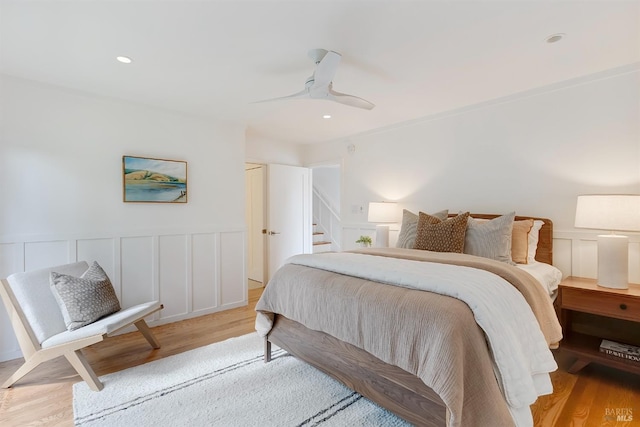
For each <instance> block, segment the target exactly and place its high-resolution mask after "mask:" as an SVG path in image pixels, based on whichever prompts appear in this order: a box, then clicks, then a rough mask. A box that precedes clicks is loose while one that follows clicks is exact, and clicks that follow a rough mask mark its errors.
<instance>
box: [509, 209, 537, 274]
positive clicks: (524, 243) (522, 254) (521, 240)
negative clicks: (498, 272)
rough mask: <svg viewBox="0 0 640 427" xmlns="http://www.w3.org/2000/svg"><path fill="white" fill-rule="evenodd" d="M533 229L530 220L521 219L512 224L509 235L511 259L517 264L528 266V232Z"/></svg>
mask: <svg viewBox="0 0 640 427" xmlns="http://www.w3.org/2000/svg"><path fill="white" fill-rule="evenodd" d="M532 228H533V220H532V219H523V220H520V221H514V222H513V232H512V234H511V258H512V259H513V262H515V263H518V264H528V258H529V232H530V231H531V229H532Z"/></svg>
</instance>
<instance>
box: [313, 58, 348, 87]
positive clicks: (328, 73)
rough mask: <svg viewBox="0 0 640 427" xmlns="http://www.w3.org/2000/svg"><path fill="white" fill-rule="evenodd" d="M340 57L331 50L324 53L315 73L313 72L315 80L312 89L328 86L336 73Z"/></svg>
mask: <svg viewBox="0 0 640 427" xmlns="http://www.w3.org/2000/svg"><path fill="white" fill-rule="evenodd" d="M341 58H342V55H340V54H339V53H338V52H334V51H332V50H330V51H328V52H327V53H326V54H325V55H324V57H323V58H322V59H321V60H320V62H319V63H318V66H317V67H316V71H315V73H313V77H314V79H315V81H314V82H313V86H312V89H318V88H326V87H327V86H329V84H330V83H331V81H332V80H333V76H335V75H336V71H337V69H338V64H340V59H341Z"/></svg>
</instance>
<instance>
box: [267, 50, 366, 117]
mask: <svg viewBox="0 0 640 427" xmlns="http://www.w3.org/2000/svg"><path fill="white" fill-rule="evenodd" d="M309 57H310V58H311V59H313V61H314V62H315V64H316V70H315V71H314V73H313V75H311V77H309V78H308V79H307V81H306V82H305V83H304V89H303V90H301V91H300V92H298V93H294V94H293V95H289V96H283V97H280V98H272V99H265V100H264V101H257V102H270V101H279V100H283V99H295V98H310V99H326V100H328V101H335V102H339V103H340V104H345V105H348V106H350V107H356V108H364V109H365V110H371V109H372V108H373V107H375V104H373V103H371V102H369V101H367V100H366V99H362V98H358V97H357V96H353V95H347V94H346V93H340V92H336V91H335V90H333V76H334V75H335V74H336V71H337V69H338V64H340V59H341V58H342V55H340V54H339V53H338V52H334V51H332V50H325V49H311V50H310V51H309Z"/></svg>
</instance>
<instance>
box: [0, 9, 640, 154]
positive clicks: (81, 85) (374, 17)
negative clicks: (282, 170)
mask: <svg viewBox="0 0 640 427" xmlns="http://www.w3.org/2000/svg"><path fill="white" fill-rule="evenodd" d="M0 7H1V9H0V72H2V73H4V74H8V75H12V76H17V77H22V78H26V79H31V80H35V81H39V82H45V83H50V84H53V85H58V86H62V87H67V88H72V89H77V90H80V91H84V92H88V93H91V94H96V95H102V96H108V97H112V98H117V99H122V100H126V101H132V102H136V103H141V104H145V105H150V106H156V107H160V108H164V109H170V110H174V111H180V112H185V113H189V114H197V115H201V116H206V117H211V118H216V119H221V120H227V121H233V122H236V123H240V124H242V125H244V126H246V127H247V135H248V138H267V139H273V140H277V141H289V142H295V143H317V142H322V141H329V140H335V139H339V138H344V137H348V136H350V135H355V134H359V133H362V132H366V131H370V130H372V129H376V128H380V127H385V126H389V125H393V124H397V123H400V122H404V121H408V120H413V119H417V118H420V117H424V116H428V115H432V114H437V113H440V112H443V111H450V110H453V109H456V108H461V107H464V106H468V105H472V104H476V103H479V102H483V101H487V100H491V99H495V98H499V97H503V96H508V95H511V94H514V93H518V92H522V91H526V90H529V89H533V88H537V87H541V86H544V85H548V84H553V83H557V82H560V81H563V80H568V79H572V78H576V77H580V76H584V75H588V74H591V73H595V72H599V71H603V70H607V69H611V68H615V67H620V66H624V65H628V64H633V63H638V62H640V1H627V2H621V1H615V0H603V1H597V0H596V1H594V0H591V1H574V0H571V1H558V0H556V1H520V0H511V1H481V0H477V1H455V0H449V1H426V0H425V1H401V0H400V1H398V0H395V1H392V0H387V1H366V0H342V1H327V0H298V1H272V0H258V1H255V0H254V1H244V0H233V1H231V0H227V1H224V0H209V1H163V2H160V1H153V2H152V1H148V0H147V1H144V0H142V1H116V0H112V1H64V2H61V1H51V0H48V1H5V0H1V1H0ZM554 33H565V34H566V37H565V38H564V39H563V40H561V41H560V42H558V43H554V44H550V43H547V42H545V39H546V38H547V37H548V36H549V35H552V34H554ZM313 48H324V49H328V50H334V51H337V52H339V53H341V54H342V56H343V57H342V61H341V63H340V65H339V67H338V71H337V73H336V75H335V77H334V80H333V84H334V89H335V90H337V91H339V92H345V93H349V94H353V95H356V96H359V97H362V98H365V99H367V100H369V101H371V102H373V103H374V104H376V107H375V108H374V109H373V110H371V111H367V110H362V109H357V108H353V107H348V106H345V105H341V104H338V103H334V102H330V101H326V100H306V99H303V100H288V101H278V102H269V103H254V101H259V100H263V99H268V98H274V97H280V96H286V95H290V94H293V93H295V92H298V91H300V90H302V89H303V88H304V82H305V80H306V78H307V77H309V76H310V75H311V74H312V73H313V70H314V68H315V65H314V63H313V61H312V60H311V59H309V57H308V56H307V52H308V51H309V50H310V49H313ZM118 55H125V56H129V57H131V58H132V59H133V63H131V64H128V65H125V64H121V63H119V62H117V61H116V60H115V58H116V56H118ZM324 114H330V115H332V118H331V119H323V118H322V115H324Z"/></svg>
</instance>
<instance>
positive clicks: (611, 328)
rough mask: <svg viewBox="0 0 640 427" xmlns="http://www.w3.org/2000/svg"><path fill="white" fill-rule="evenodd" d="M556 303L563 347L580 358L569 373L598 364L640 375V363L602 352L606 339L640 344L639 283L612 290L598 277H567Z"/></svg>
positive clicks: (563, 349)
mask: <svg viewBox="0 0 640 427" xmlns="http://www.w3.org/2000/svg"><path fill="white" fill-rule="evenodd" d="M555 305H556V310H557V313H558V318H559V319H560V324H561V325H562V333H563V335H564V338H563V340H562V341H561V342H560V349H561V351H563V352H566V353H568V354H570V355H571V356H573V357H575V358H576V359H577V360H576V362H575V363H574V364H573V365H572V366H571V368H569V372H570V373H572V374H573V373H576V372H578V371H579V370H580V369H582V368H584V367H585V366H587V365H588V364H589V363H599V364H601V365H607V366H611V367H614V368H617V369H622V370H625V371H629V372H633V373H636V374H640V363H637V362H633V361H627V360H624V359H620V358H617V357H615V356H609V355H606V354H604V353H601V352H600V351H599V350H600V343H601V342H602V339H603V338H605V339H609V340H612V341H618V342H625V343H628V344H634V345H640V285H635V284H629V289H609V288H603V287H601V286H598V285H597V284H596V280H595V279H584V278H580V277H568V278H566V279H565V280H563V281H562V283H560V285H559V287H558V297H557V299H556V303H555Z"/></svg>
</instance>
